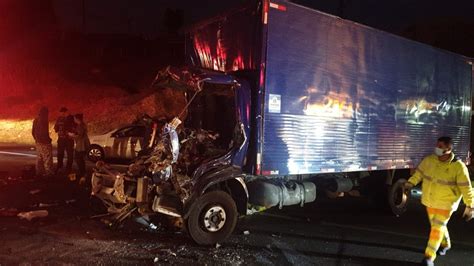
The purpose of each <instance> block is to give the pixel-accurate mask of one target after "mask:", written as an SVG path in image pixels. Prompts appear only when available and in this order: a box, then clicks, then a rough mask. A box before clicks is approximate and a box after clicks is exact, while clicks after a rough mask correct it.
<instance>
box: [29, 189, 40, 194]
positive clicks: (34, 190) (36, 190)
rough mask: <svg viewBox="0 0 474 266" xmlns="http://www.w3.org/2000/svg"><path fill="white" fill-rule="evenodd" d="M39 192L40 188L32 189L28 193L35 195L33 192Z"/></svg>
mask: <svg viewBox="0 0 474 266" xmlns="http://www.w3.org/2000/svg"><path fill="white" fill-rule="evenodd" d="M40 192H41V189H33V190H31V191H30V194H31V195H35V194H38V193H40Z"/></svg>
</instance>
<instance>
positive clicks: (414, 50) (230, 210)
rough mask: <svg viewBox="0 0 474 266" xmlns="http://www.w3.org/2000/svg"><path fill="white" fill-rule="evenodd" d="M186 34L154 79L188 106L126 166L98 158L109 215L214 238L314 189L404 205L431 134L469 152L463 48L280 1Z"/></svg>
mask: <svg viewBox="0 0 474 266" xmlns="http://www.w3.org/2000/svg"><path fill="white" fill-rule="evenodd" d="M185 38H186V60H187V63H188V64H187V67H186V68H179V69H171V68H167V69H165V70H163V71H162V72H160V73H159V74H158V75H157V79H156V80H155V85H156V88H157V89H159V88H161V87H168V88H169V87H173V88H176V89H178V90H180V91H182V96H183V97H186V99H187V105H186V108H185V110H183V112H182V113H181V114H180V115H179V116H178V117H176V118H175V119H173V120H172V121H171V122H169V123H166V124H165V125H164V126H163V127H162V129H161V130H160V129H159V127H154V130H153V135H152V138H151V141H150V146H149V149H148V152H145V153H144V155H143V156H141V157H140V158H138V159H137V160H136V161H135V162H134V163H133V164H131V165H130V167H129V170H128V171H127V172H125V173H120V172H118V171H115V170H113V169H111V168H110V167H108V166H107V165H106V164H103V163H98V165H97V167H96V168H97V170H96V171H95V173H94V175H93V178H92V183H93V194H94V195H96V196H97V197H99V198H100V199H101V200H102V201H103V202H104V203H105V204H106V206H107V208H108V211H109V213H110V214H111V216H112V218H111V221H112V222H113V223H116V222H120V221H122V220H123V219H125V218H127V217H130V216H132V215H139V216H141V217H149V215H151V214H162V215H166V216H169V217H175V218H176V219H180V220H181V221H182V222H183V227H184V228H185V229H186V230H187V231H188V233H189V235H190V236H191V238H192V239H193V240H194V241H195V242H197V243H198V244H202V245H214V244H216V243H220V242H223V241H225V240H226V239H227V238H228V237H229V236H230V235H231V233H232V231H233V229H234V227H235V225H236V223H237V220H238V217H239V215H247V214H249V213H252V212H254V211H260V210H265V209H268V208H274V207H275V208H282V207H284V206H290V205H299V206H303V205H304V204H307V203H311V202H314V201H315V199H316V198H317V195H321V194H323V195H324V194H326V195H329V196H330V197H340V196H344V195H351V196H354V197H355V196H367V197H369V198H371V199H373V201H374V202H375V203H377V204H380V205H381V207H384V208H386V210H389V211H391V212H393V213H394V214H395V215H401V214H403V212H404V211H405V210H406V207H407V202H408V197H409V193H407V191H405V190H404V188H403V183H404V182H405V181H406V179H407V178H409V177H410V175H411V174H412V173H413V171H414V169H416V166H417V164H418V163H419V162H420V161H421V160H422V159H423V157H424V156H426V155H428V154H430V153H432V151H433V148H434V146H435V144H436V139H437V138H438V137H440V136H445V135H447V136H451V137H452V138H453V140H454V150H455V153H456V155H457V156H458V157H459V158H461V159H462V160H463V161H466V163H468V161H469V140H470V123H471V90H472V87H473V84H474V82H473V79H472V74H473V67H472V60H470V59H469V58H467V57H464V56H461V55H457V54H454V53H451V52H448V51H444V50H441V49H437V48H434V47H430V46H428V45H425V44H422V43H418V42H415V41H412V40H408V39H404V38H402V37H399V36H396V35H393V34H389V33H385V32H382V31H380V30H377V29H374V28H370V27H367V26H364V25H361V24H358V23H355V22H352V21H348V20H344V19H341V18H339V17H336V16H333V15H329V14H326V13H323V12H320V11H318V10H314V9H311V8H309V7H306V6H303V5H300V4H297V3H294V2H291V1H287V0H272V1H268V0H261V1H260V0H259V1H251V2H250V3H248V4H247V5H245V6H243V7H239V8H237V9H235V10H231V11H229V12H227V13H223V14H222V15H219V16H217V17H215V18H212V19H209V20H206V21H203V22H201V23H198V24H196V25H194V26H192V27H191V28H188V30H187V33H186V37H185Z"/></svg>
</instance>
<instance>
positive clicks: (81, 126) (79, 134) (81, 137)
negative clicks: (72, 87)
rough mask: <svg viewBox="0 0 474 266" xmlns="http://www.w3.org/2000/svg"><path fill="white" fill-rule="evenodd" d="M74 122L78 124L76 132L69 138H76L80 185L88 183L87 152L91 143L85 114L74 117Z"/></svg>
mask: <svg viewBox="0 0 474 266" xmlns="http://www.w3.org/2000/svg"><path fill="white" fill-rule="evenodd" d="M74 122H75V124H76V132H75V133H69V136H70V137H72V138H74V141H75V154H74V158H75V159H76V164H77V168H78V172H77V173H78V175H79V184H84V183H85V182H86V159H85V157H86V152H87V150H88V149H89V146H90V141H89V136H88V135H87V125H86V123H85V122H84V115H83V114H76V115H74Z"/></svg>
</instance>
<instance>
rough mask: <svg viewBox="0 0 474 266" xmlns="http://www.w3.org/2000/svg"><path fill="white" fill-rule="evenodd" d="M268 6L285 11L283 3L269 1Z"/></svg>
mask: <svg viewBox="0 0 474 266" xmlns="http://www.w3.org/2000/svg"><path fill="white" fill-rule="evenodd" d="M270 7H271V8H275V9H278V10H280V11H286V6H284V5H279V4H275V3H270Z"/></svg>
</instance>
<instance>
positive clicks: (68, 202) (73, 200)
mask: <svg viewBox="0 0 474 266" xmlns="http://www.w3.org/2000/svg"><path fill="white" fill-rule="evenodd" d="M76 201H77V200H75V199H71V200H66V201H65V202H66V204H71V203H74V202H76Z"/></svg>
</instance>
